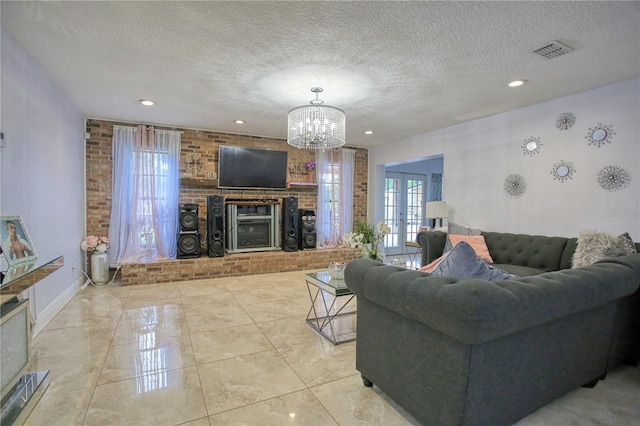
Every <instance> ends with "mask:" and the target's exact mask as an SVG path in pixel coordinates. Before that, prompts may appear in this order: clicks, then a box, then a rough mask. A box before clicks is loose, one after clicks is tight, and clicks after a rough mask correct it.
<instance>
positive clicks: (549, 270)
mask: <svg viewBox="0 0 640 426" xmlns="http://www.w3.org/2000/svg"><path fill="white" fill-rule="evenodd" d="M439 234H442V235H439ZM444 235H445V234H444V233H437V232H432V233H429V235H428V237H434V238H436V239H438V241H441V242H442V246H441V247H440V243H439V242H437V243H434V244H437V246H435V247H434V245H431V244H430V247H425V246H423V264H426V263H428V262H429V261H430V260H432V259H435V258H437V257H438V256H440V255H441V254H442V247H444V241H445V240H444V237H443V236H444ZM484 235H485V240H486V242H487V246H488V248H489V251H490V254H491V256H492V258H493V259H494V261H495V264H496V266H498V267H500V268H502V269H505V270H507V271H508V272H510V273H513V274H517V275H520V276H522V278H520V279H516V280H508V281H497V282H489V281H484V280H478V279H457V278H451V277H446V276H440V275H431V274H426V273H422V272H419V271H412V270H406V269H402V268H396V267H392V266H387V265H383V264H380V263H378V262H375V261H372V260H369V259H357V260H355V261H353V262H351V263H349V264H348V265H347V268H346V270H345V280H346V284H347V286H348V287H349V288H350V289H351V290H352V291H353V292H354V293H355V294H356V296H357V298H358V310H357V316H358V318H357V327H358V329H357V341H356V368H357V369H358V371H360V373H361V374H362V377H363V380H364V383H365V385H369V386H370V385H372V384H374V385H376V386H378V387H379V388H380V389H381V390H382V391H384V392H385V393H386V394H387V395H388V396H389V397H391V398H392V399H393V400H395V401H396V402H397V403H398V404H399V405H401V406H402V407H403V408H405V409H406V410H407V411H408V412H409V413H410V414H412V415H413V416H414V417H415V418H416V419H418V420H419V421H420V422H421V423H423V424H425V425H492V426H493V425H509V424H513V423H515V422H517V421H518V420H519V419H521V418H523V417H525V416H527V415H528V414H530V413H532V412H534V411H536V410H537V409H539V408H541V407H543V406H544V405H546V404H547V403H549V402H550V401H552V400H554V399H556V398H558V397H560V396H562V395H564V394H566V393H568V392H570V391H571V390H573V389H575V388H578V387H580V386H583V385H589V386H593V385H594V384H595V383H597V381H598V380H599V379H602V378H604V377H605V376H606V373H607V371H608V370H610V369H611V368H613V367H614V366H616V365H618V364H620V363H621V362H623V361H625V360H626V361H629V362H632V363H633V362H636V363H637V360H638V358H639V357H640V298H639V296H638V294H639V292H638V288H639V287H640V254H635V255H629V256H623V257H617V258H612V259H606V260H601V261H599V262H597V263H596V264H593V265H591V266H587V267H583V268H577V269H570V268H569V267H570V265H571V255H572V253H573V250H575V247H576V240H575V239H567V238H556V237H540V236H527V235H514V234H499V233H484ZM420 238H421V237H419V240H418V241H419V242H420ZM424 238H426V237H424ZM636 246H637V247H638V245H636ZM438 250H439V251H440V253H439V254H438V253H437V251H438ZM425 252H426V253H425ZM551 253H553V256H552V255H551Z"/></svg>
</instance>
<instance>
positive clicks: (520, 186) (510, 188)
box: [503, 173, 527, 198]
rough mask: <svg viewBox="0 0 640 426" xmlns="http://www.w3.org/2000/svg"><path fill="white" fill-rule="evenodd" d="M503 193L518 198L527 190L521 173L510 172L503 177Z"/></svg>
mask: <svg viewBox="0 0 640 426" xmlns="http://www.w3.org/2000/svg"><path fill="white" fill-rule="evenodd" d="M503 189H504V193H505V194H506V195H507V196H508V197H510V198H520V197H522V196H523V195H524V193H525V191H526V190H527V182H525V180H524V178H523V177H522V175H519V174H515V173H514V174H511V175H509V176H507V177H506V178H505V179H504V185H503Z"/></svg>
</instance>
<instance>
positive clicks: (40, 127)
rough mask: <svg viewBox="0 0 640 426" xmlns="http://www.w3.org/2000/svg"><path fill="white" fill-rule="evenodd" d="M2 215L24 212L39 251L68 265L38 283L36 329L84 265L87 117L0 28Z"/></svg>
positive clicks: (69, 292) (33, 298)
mask: <svg viewBox="0 0 640 426" xmlns="http://www.w3.org/2000/svg"><path fill="white" fill-rule="evenodd" d="M1 36H2V81H1V90H2V92H1V93H2V102H1V107H2V109H1V114H0V116H1V122H0V126H1V127H2V131H3V132H4V135H5V142H6V147H5V148H0V214H1V215H3V216H8V215H21V216H22V219H23V221H24V224H25V226H26V227H27V230H28V231H29V235H30V237H31V240H32V243H33V245H34V248H35V250H36V252H37V254H38V258H39V259H42V260H51V259H53V258H55V257H57V256H59V255H64V259H65V265H64V267H63V268H61V269H60V270H58V271H56V272H54V273H53V274H52V275H50V276H49V277H47V278H45V279H44V280H42V281H41V282H40V283H38V284H36V285H35V288H34V291H32V292H30V295H29V297H30V302H31V304H32V309H33V311H34V314H35V320H36V327H35V330H34V332H36V333H37V332H38V331H39V330H40V329H41V328H42V326H43V325H45V324H46V322H48V321H49V320H50V319H51V318H52V317H53V315H55V313H56V312H57V311H58V310H59V309H60V308H62V306H64V304H65V303H66V302H67V301H68V300H69V299H70V298H71V297H72V296H73V294H75V292H76V291H77V288H78V282H80V284H81V283H82V279H81V277H80V272H79V271H72V265H74V266H81V267H83V266H84V263H83V262H84V260H83V259H84V256H83V253H82V252H81V250H80V247H79V244H80V241H82V238H83V234H84V229H85V219H84V218H85V203H84V179H85V174H84V117H83V115H82V114H81V113H80V111H79V110H78V109H77V108H76V107H75V106H74V105H73V104H72V103H71V102H70V101H69V100H68V99H67V98H66V97H65V96H64V95H63V94H62V93H61V92H60V91H59V90H58V89H57V88H56V86H55V84H54V83H53V82H52V81H51V80H50V79H49V77H48V76H47V75H46V74H45V72H44V71H43V70H42V69H41V68H40V67H39V66H38V65H37V64H36V63H35V62H34V61H33V59H32V58H31V57H30V56H28V55H27V54H26V53H25V52H24V51H23V50H22V49H20V47H19V46H18V45H17V44H16V43H15V42H14V41H13V39H11V37H10V36H9V35H8V34H7V33H6V32H4V31H2V34H1Z"/></svg>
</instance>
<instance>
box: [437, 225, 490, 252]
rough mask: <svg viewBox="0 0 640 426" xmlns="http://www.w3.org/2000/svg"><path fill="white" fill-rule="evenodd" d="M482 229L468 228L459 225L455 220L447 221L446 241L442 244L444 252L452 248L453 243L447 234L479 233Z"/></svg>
mask: <svg viewBox="0 0 640 426" xmlns="http://www.w3.org/2000/svg"><path fill="white" fill-rule="evenodd" d="M481 233H482V231H481V230H480V229H478V228H470V227H468V226H464V225H459V224H457V223H455V222H449V227H448V230H447V242H446V243H445V245H444V253H446V252H448V251H449V250H451V249H452V248H453V246H454V245H455V244H453V243H452V242H451V240H450V239H449V235H480V234H481Z"/></svg>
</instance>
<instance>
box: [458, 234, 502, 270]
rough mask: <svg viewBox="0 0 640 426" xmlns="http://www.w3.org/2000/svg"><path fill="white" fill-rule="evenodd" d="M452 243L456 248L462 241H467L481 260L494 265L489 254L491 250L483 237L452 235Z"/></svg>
mask: <svg viewBox="0 0 640 426" xmlns="http://www.w3.org/2000/svg"><path fill="white" fill-rule="evenodd" d="M448 238H449V239H450V241H451V244H452V245H453V246H454V247H455V246H456V245H457V244H458V243H459V242H460V241H465V242H466V243H468V244H469V245H470V246H471V248H473V251H475V252H476V256H478V257H479V258H480V259H482V260H484V261H486V262H489V263H493V259H492V258H491V255H490V254H489V248H487V243H486V241H485V240H484V237H483V236H482V235H454V234H451V235H449V236H448Z"/></svg>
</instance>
